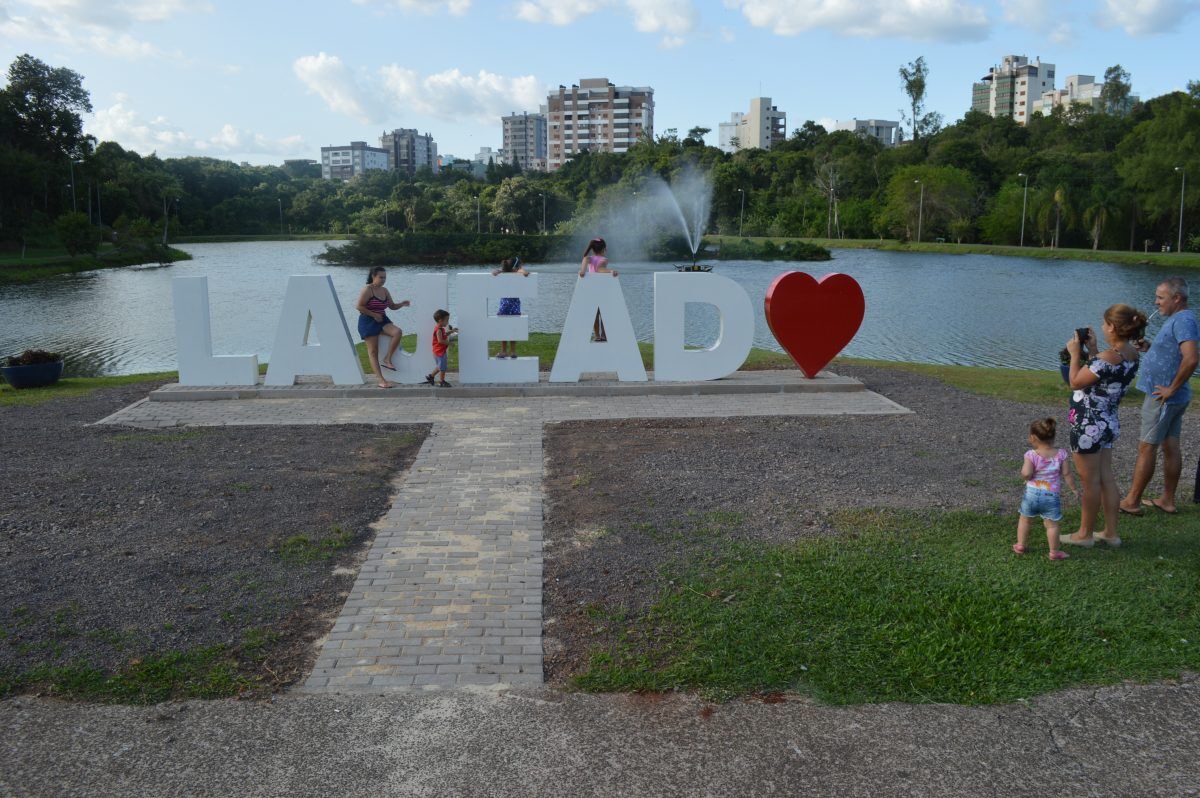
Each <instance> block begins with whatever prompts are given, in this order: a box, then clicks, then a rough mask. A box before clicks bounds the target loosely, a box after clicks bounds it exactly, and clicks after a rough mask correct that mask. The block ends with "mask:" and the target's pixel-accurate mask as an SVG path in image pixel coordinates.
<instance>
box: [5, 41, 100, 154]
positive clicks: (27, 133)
mask: <svg viewBox="0 0 1200 798" xmlns="http://www.w3.org/2000/svg"><path fill="white" fill-rule="evenodd" d="M0 109H2V110H0V118H3V120H4V122H3V123H2V124H0V136H2V137H3V138H2V139H0V143H3V144H7V145H9V146H12V147H14V148H16V149H18V150H23V151H25V152H29V153H33V154H35V155H39V156H41V157H44V158H47V159H51V160H58V159H66V158H79V157H82V156H83V155H85V154H87V152H88V150H90V146H89V144H90V141H91V138H90V137H88V136H85V135H83V119H82V118H81V117H80V114H81V113H91V110H92V101H91V99H90V97H89V96H88V93H87V91H86V90H85V89H84V88H83V76H82V75H80V74H79V73H78V72H75V71H73V70H70V69H66V68H65V67H59V68H57V69H55V68H52V67H50V66H48V65H47V64H45V63H44V62H42V61H39V60H38V59H36V58H34V57H33V56H31V55H28V54H26V55H19V56H17V59H16V60H15V61H13V62H12V64H11V65H10V66H9V68H8V85H7V86H5V87H4V89H3V90H2V91H0Z"/></svg>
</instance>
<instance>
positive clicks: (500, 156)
mask: <svg viewBox="0 0 1200 798" xmlns="http://www.w3.org/2000/svg"><path fill="white" fill-rule="evenodd" d="M471 160H472V161H474V162H475V163H479V164H483V165H484V166H485V167H486V166H487V165H488V162H489V161H490V162H492V163H494V164H495V165H496V166H499V165H500V164H502V163H508V156H507V155H506V154H505V151H504V150H499V151H497V150H493V149H492V148H491V147H480V148H479V152H477V153H475V157H474V158H472V159H471Z"/></svg>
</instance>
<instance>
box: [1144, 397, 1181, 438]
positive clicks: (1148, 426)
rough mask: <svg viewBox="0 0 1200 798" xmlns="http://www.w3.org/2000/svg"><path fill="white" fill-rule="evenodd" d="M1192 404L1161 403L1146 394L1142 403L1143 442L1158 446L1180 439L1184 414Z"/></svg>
mask: <svg viewBox="0 0 1200 798" xmlns="http://www.w3.org/2000/svg"><path fill="white" fill-rule="evenodd" d="M1189 404H1191V402H1180V403H1178V404H1171V403H1169V402H1168V403H1164V402H1160V401H1158V400H1157V399H1155V398H1154V396H1153V394H1146V401H1144V402H1142V435H1141V438H1142V442H1143V443H1148V444H1150V445H1152V446H1158V445H1159V444H1161V443H1162V442H1163V441H1164V440H1166V439H1167V438H1175V439H1178V438H1179V433H1180V431H1181V430H1182V429H1183V414H1184V413H1185V412H1186V411H1187V409H1188V405H1189Z"/></svg>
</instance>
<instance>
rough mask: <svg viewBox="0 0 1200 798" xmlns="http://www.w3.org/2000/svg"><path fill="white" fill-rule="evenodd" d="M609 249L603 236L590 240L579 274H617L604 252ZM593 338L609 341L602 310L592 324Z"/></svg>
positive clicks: (614, 275) (584, 252) (597, 312)
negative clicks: (601, 315)
mask: <svg viewBox="0 0 1200 798" xmlns="http://www.w3.org/2000/svg"><path fill="white" fill-rule="evenodd" d="M607 250H608V244H606V243H604V239H603V238H593V239H592V240H591V241H589V242H588V245H587V249H585V250H584V251H583V260H582V261H581V262H580V264H579V276H580V277H583V276H584V275H586V274H587V273H588V272H591V273H593V274H611V275H612V276H613V277H616V276H617V270H616V269H610V268H608V258H606V257H604V253H605V252H606V251H607ZM592 340H594V341H598V342H599V341H607V340H608V336H607V335H605V334H604V319H602V318H600V311H599V310H597V311H596V321H595V322H594V323H593V324H592Z"/></svg>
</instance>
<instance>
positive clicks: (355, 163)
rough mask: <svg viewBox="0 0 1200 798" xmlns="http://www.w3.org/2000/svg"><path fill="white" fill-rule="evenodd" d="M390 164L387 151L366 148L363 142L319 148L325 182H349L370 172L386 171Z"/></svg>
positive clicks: (377, 148) (378, 148) (322, 175)
mask: <svg viewBox="0 0 1200 798" xmlns="http://www.w3.org/2000/svg"><path fill="white" fill-rule="evenodd" d="M390 163H391V162H390V158H389V155H388V151H387V150H385V149H383V148H381V147H370V146H367V143H366V142H365V141H352V142H350V143H349V144H342V145H340V146H336V147H322V148H321V177H323V178H324V179H326V180H349V179H350V178H352V177H358V176H359V175H361V174H365V173H367V172H369V171H371V170H376V169H377V170H381V171H382V170H387V169H388V168H390Z"/></svg>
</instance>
